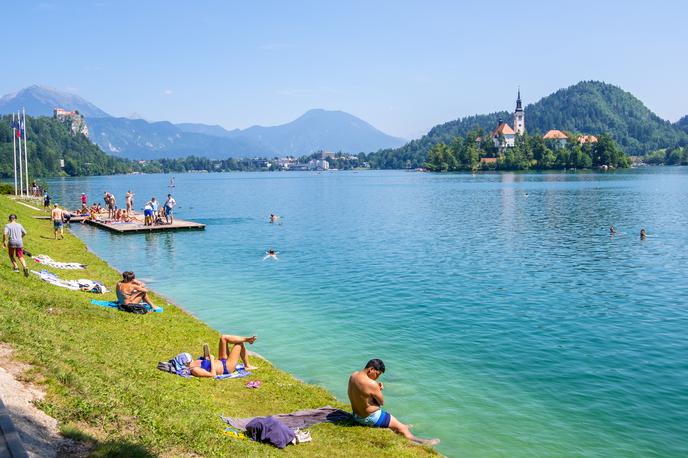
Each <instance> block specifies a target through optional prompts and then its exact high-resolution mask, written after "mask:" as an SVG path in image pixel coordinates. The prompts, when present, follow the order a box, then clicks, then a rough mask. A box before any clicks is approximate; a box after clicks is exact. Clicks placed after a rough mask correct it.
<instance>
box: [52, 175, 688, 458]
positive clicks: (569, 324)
mask: <svg viewBox="0 0 688 458" xmlns="http://www.w3.org/2000/svg"><path fill="white" fill-rule="evenodd" d="M169 179H170V176H169V175H130V176H109V177H92V178H79V179H55V180H50V182H49V185H50V190H51V193H52V194H53V195H55V196H56V198H57V201H58V202H59V203H60V204H63V205H65V204H68V203H69V204H71V205H70V207H72V208H76V207H77V206H78V205H79V197H80V193H81V192H86V193H87V194H88V199H89V203H90V202H92V201H93V200H95V199H96V198H97V199H98V200H99V201H101V203H102V196H103V191H105V190H108V191H111V192H114V193H115V194H116V196H117V200H118V202H119V203H120V204H123V203H124V194H125V192H126V191H127V189H129V188H131V189H132V190H133V191H134V193H135V207H136V208H139V209H140V208H142V207H143V205H144V204H145V202H146V200H148V199H149V198H150V197H151V196H153V195H154V196H156V197H157V198H158V199H160V200H164V198H165V196H166V194H167V192H168V190H169V189H168V187H167V186H168V183H169ZM175 182H176V187H175V188H174V189H173V194H174V197H175V199H176V200H177V202H178V209H177V212H176V214H177V216H178V217H181V218H185V219H192V220H195V221H199V222H202V223H205V224H206V225H207V227H206V230H205V231H202V232H178V233H162V234H145V235H115V234H110V233H106V232H104V231H102V230H98V229H95V228H92V227H89V226H82V225H79V224H75V225H72V230H73V231H74V232H75V233H76V234H77V235H78V236H79V237H80V238H81V239H83V240H84V241H85V242H86V243H87V244H88V246H89V247H90V248H91V249H92V250H93V251H95V252H96V253H97V254H98V255H99V256H101V257H102V258H104V259H105V260H107V261H108V262H109V263H111V264H112V265H113V266H115V267H116V268H118V269H120V270H134V271H135V272H136V273H137V276H138V277H139V278H143V279H144V281H146V282H147V283H149V284H150V286H151V287H152V288H154V289H156V290H159V291H160V292H161V293H163V294H165V295H166V296H168V297H170V298H171V299H173V300H174V301H175V302H177V303H179V304H180V305H181V306H183V307H184V308H185V309H187V310H189V311H190V312H192V313H193V314H194V315H196V316H198V317H199V318H200V319H202V320H204V321H205V322H207V323H209V324H210V325H212V326H213V327H214V328H216V329H218V330H220V331H222V332H224V333H232V334H257V335H258V338H259V339H258V342H257V343H256V345H255V350H256V351H258V352H259V353H261V354H262V355H264V356H265V357H266V358H268V359H269V360H270V361H272V362H273V363H274V364H276V365H277V366H278V367H280V368H282V369H284V370H286V371H289V372H291V373H293V374H294V375H295V376H297V377H299V378H301V379H303V380H306V381H308V382H311V383H316V384H320V385H322V386H324V387H326V388H328V389H329V390H331V391H332V392H334V393H335V394H336V395H337V396H338V397H339V398H340V399H342V400H345V399H346V382H347V378H348V376H349V374H350V373H351V372H352V371H353V370H356V369H359V368H362V367H363V365H364V364H365V362H366V361H367V360H368V359H370V358H381V359H383V360H384V361H385V363H386V365H387V373H386V374H385V375H384V376H383V377H382V379H381V380H382V381H383V382H385V391H384V393H385V397H386V405H385V407H386V408H388V410H389V411H390V412H391V413H392V414H393V415H395V416H397V417H398V418H399V419H400V420H401V421H403V422H406V423H411V424H413V425H414V426H415V428H414V431H415V432H416V433H417V434H418V435H422V436H431V437H439V438H440V439H441V440H442V443H441V445H440V446H439V450H440V451H441V452H443V453H445V454H447V455H449V456H471V457H482V456H485V457H492V456H509V457H519V456H522V457H531V456H586V457H592V456H595V457H631V456H687V455H688V434H686V431H688V358H687V357H686V355H688V332H687V331H688V281H687V280H686V274H687V273H688V268H687V267H686V266H687V265H688V252H687V250H686V246H687V244H688V232H687V231H686V228H687V227H688V169H686V168H678V167H677V168H648V169H642V170H641V169H638V170H628V171H622V172H617V173H607V174H601V173H600V174H598V173H495V174H478V175H471V174H426V173H410V172H404V171H365V172H329V173H315V172H313V173H309V172H303V173H301V172H283V173H222V174H219V173H218V174H178V175H175ZM270 213H276V214H278V215H281V216H282V219H281V221H280V223H279V224H268V216H269V214H270ZM611 224H613V225H615V226H616V228H617V229H618V231H619V233H618V234H617V235H616V236H614V237H610V234H609V226H610V225H611ZM641 227H645V228H646V229H647V233H648V238H647V239H646V240H644V241H641V240H640V239H639V236H638V234H639V232H640V229H641ZM268 248H274V249H276V250H277V251H279V254H278V257H279V260H278V261H272V260H266V261H264V260H263V256H264V254H265V251H266V250H267V249H268ZM209 340H211V339H210V337H209ZM179 350H180V351H182V350H186V349H181V348H180V349H179ZM160 356H161V359H162V358H163V357H167V356H170V355H160ZM152 370H153V369H152ZM209 414H213V415H214V414H216V413H215V412H209Z"/></svg>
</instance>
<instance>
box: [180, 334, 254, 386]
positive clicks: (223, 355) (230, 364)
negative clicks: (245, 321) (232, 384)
mask: <svg viewBox="0 0 688 458" xmlns="http://www.w3.org/2000/svg"><path fill="white" fill-rule="evenodd" d="M255 341H256V336H251V337H241V336H230V335H224V336H221V337H220V344H219V348H218V350H217V353H218V356H219V358H220V360H219V361H218V360H216V359H215V357H214V356H213V355H209V356H208V358H203V359H197V360H194V361H191V363H190V364H189V369H191V375H193V376H195V377H215V376H217V375H227V374H231V373H232V372H234V371H235V370H236V366H237V363H238V362H239V358H241V361H242V362H243V363H244V369H246V370H247V371H252V370H255V369H256V368H255V367H253V366H251V364H250V363H249V362H248V353H247V351H246V345H245V344H246V342H248V343H249V344H253V342H255ZM230 345H231V349H230Z"/></svg>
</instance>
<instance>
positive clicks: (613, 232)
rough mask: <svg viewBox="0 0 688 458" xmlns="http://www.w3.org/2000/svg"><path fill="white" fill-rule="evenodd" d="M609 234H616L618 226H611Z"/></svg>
mask: <svg viewBox="0 0 688 458" xmlns="http://www.w3.org/2000/svg"><path fill="white" fill-rule="evenodd" d="M609 234H611V235H614V234H616V228H615V227H614V225H612V226H610V227H609Z"/></svg>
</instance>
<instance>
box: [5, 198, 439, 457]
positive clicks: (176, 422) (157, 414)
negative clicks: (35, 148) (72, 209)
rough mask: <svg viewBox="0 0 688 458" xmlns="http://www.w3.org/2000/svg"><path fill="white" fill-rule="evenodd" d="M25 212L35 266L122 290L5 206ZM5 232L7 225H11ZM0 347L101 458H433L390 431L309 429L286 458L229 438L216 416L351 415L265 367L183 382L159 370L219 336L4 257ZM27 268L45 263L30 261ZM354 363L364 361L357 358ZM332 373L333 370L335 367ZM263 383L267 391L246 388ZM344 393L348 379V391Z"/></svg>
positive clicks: (89, 256)
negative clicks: (21, 269) (64, 264)
mask: <svg viewBox="0 0 688 458" xmlns="http://www.w3.org/2000/svg"><path fill="white" fill-rule="evenodd" d="M10 213H16V214H17V215H18V216H19V222H21V223H22V224H23V225H24V227H25V228H26V230H27V232H28V235H27V237H26V238H25V247H26V248H27V249H28V250H29V251H31V252H32V253H33V254H34V255H37V254H47V255H49V256H51V257H52V258H54V259H56V260H58V261H75V262H82V263H84V264H87V265H88V268H87V270H86V271H66V270H65V271H58V270H54V269H51V270H52V271H53V272H56V273H59V275H60V276H62V277H63V278H67V279H72V278H91V279H95V280H100V281H102V282H103V283H105V284H106V285H107V286H108V287H109V288H110V289H113V290H114V287H115V283H116V282H117V280H118V279H119V274H118V272H117V271H115V270H114V269H112V268H111V267H110V266H108V264H106V263H105V262H104V261H102V260H101V259H99V258H98V257H96V256H95V255H94V254H93V253H91V252H89V251H88V249H87V248H86V246H85V245H84V244H83V243H82V242H81V241H80V240H79V239H77V238H76V237H74V236H72V235H71V234H69V233H66V235H65V239H64V240H59V241H55V240H52V236H53V234H52V224H51V223H50V221H46V220H37V219H34V218H32V216H34V215H36V214H38V212H36V211H33V210H31V209H29V208H26V207H24V206H22V205H18V204H17V203H15V202H13V201H12V200H10V199H9V198H8V197H5V196H0V218H2V219H6V218H7V215H9V214H10ZM3 224H4V223H3ZM0 257H1V258H2V259H1V261H0V340H1V341H3V342H7V343H8V344H10V345H11V346H12V347H14V348H15V350H16V352H15V357H16V358H17V359H19V360H21V361H24V362H27V363H29V364H31V365H32V367H33V369H32V370H31V371H29V373H27V374H25V376H24V379H28V380H31V381H33V382H34V383H39V384H41V385H43V386H44V388H45V389H46V391H47V395H46V397H45V399H44V400H43V401H42V402H41V403H40V405H39V407H40V408H41V409H43V410H44V411H45V412H47V413H48V414H49V415H52V416H53V417H55V418H57V419H58V420H59V421H60V422H61V424H62V425H63V426H62V431H63V432H64V434H65V435H66V436H69V437H73V438H76V439H79V440H82V441H85V442H93V443H96V444H97V445H96V446H95V448H94V449H93V452H92V453H93V455H94V456H150V455H165V456H197V455H204V456H230V455H231V456H247V455H251V456H255V455H259V456H271V455H277V454H279V455H283V454H287V455H295V454H299V455H308V456H347V455H352V454H353V455H355V456H390V457H391V456H394V457H398V456H418V455H428V454H432V453H433V452H432V451H431V450H429V449H426V448H423V447H418V446H414V445H410V444H408V443H407V442H406V441H405V440H404V439H403V438H401V437H398V436H396V435H395V434H394V433H392V432H391V431H389V430H374V429H370V428H363V427H358V426H351V425H334V424H323V425H317V426H314V427H312V428H311V431H312V436H313V442H312V443H308V444H302V445H298V446H289V447H287V448H286V449H285V450H283V451H279V450H278V449H275V448H273V447H270V446H267V445H263V444H259V443H255V442H252V441H248V440H243V441H240V440H236V439H232V438H229V437H226V436H224V435H223V429H224V428H223V424H222V422H221V421H220V420H219V415H220V414H224V415H227V416H238V417H247V416H255V415H269V414H275V413H284V412H291V411H294V410H298V409H303V408H315V407H320V406H324V405H327V404H329V405H333V406H338V407H342V408H345V409H347V407H348V406H346V405H344V404H342V403H340V402H338V401H337V400H336V399H335V398H334V396H333V395H332V394H330V393H329V392H327V391H326V390H324V389H323V388H320V387H318V386H314V385H309V384H306V383H303V382H301V381H299V380H296V379H295V378H294V377H292V376H291V375H289V374H287V373H285V372H283V371H280V370H278V369H276V368H274V367H273V366H272V365H270V364H269V363H268V362H267V361H263V360H260V359H257V360H256V364H257V365H260V369H259V370H258V371H256V372H254V376H252V377H250V378H247V379H239V380H225V381H216V380H212V379H211V380H209V379H198V378H192V379H184V378H182V377H178V376H175V375H170V374H165V373H163V372H160V371H158V370H157V369H156V364H157V362H158V361H161V360H166V359H168V358H169V357H171V356H174V355H176V354H177V353H179V352H181V351H189V352H192V353H193V354H200V353H201V345H202V344H203V343H204V342H208V343H210V344H211V348H212V347H214V346H215V345H217V338H218V336H219V334H218V332H217V331H215V330H213V329H211V328H210V327H208V326H207V325H205V324H204V323H202V322H200V321H199V320H197V319H196V318H194V317H192V316H191V315H189V314H187V313H185V312H184V311H183V310H181V309H179V308H178V307H176V306H174V305H173V304H167V303H166V301H165V300H164V299H163V298H161V297H156V299H157V302H156V303H157V304H160V305H163V306H164V307H165V312H164V313H162V314H157V313H154V314H147V315H143V316H141V315H133V314H128V313H123V312H119V311H117V310H112V309H107V308H104V307H98V306H94V305H91V303H90V301H91V299H92V298H98V299H113V298H114V294H108V295H105V296H102V295H98V296H96V295H93V294H91V293H86V292H80V291H69V290H66V289H63V288H58V287H55V286H52V285H50V284H47V283H44V282H41V281H40V280H39V279H38V278H37V277H35V276H33V275H32V276H31V277H30V278H28V279H27V278H24V277H23V276H22V275H20V274H16V273H13V272H12V269H11V266H10V262H9V259H8V258H7V254H6V253H2V254H0ZM27 263H28V265H29V268H33V269H34V270H39V269H38V266H39V264H36V263H35V262H34V261H33V260H28V259H27ZM354 359H356V358H354ZM324 370H327V369H326V368H325V369H324ZM254 378H257V379H260V380H261V381H262V382H263V384H262V386H261V388H260V389H257V390H249V389H246V388H245V387H244V385H245V383H246V381H247V380H251V379H254ZM342 383H346V380H342Z"/></svg>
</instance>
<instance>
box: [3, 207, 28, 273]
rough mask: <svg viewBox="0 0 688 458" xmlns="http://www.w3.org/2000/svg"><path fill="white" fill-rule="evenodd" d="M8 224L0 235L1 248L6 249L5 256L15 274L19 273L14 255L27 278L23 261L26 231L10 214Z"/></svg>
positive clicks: (26, 270) (14, 216) (15, 216)
mask: <svg viewBox="0 0 688 458" xmlns="http://www.w3.org/2000/svg"><path fill="white" fill-rule="evenodd" d="M9 220H10V222H9V223H7V224H5V231H4V232H3V234H2V247H3V248H7V254H8V255H9V256H10V262H12V267H13V268H14V271H15V272H19V267H18V266H17V261H16V260H15V259H14V257H15V255H16V256H17V258H19V262H21V265H22V267H24V276H25V277H28V276H29V269H28V267H26V261H24V240H23V239H24V236H25V235H26V229H24V226H22V225H21V224H19V223H18V222H17V215H15V214H14V213H12V214H11V215H10V218H9Z"/></svg>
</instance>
